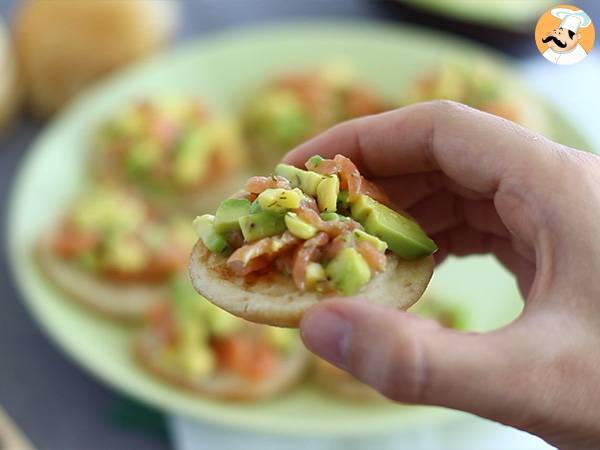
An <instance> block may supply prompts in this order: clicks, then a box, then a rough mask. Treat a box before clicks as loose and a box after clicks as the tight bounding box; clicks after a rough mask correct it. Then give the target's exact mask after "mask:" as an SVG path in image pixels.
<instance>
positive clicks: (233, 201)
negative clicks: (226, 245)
mask: <svg viewBox="0 0 600 450" xmlns="http://www.w3.org/2000/svg"><path fill="white" fill-rule="evenodd" d="M248 214H250V201H249V200H246V199H245V198H242V199H240V198H228V199H227V200H223V201H222V202H221V204H220V205H219V207H218V208H217V212H216V213H215V223H214V226H215V231H216V232H217V233H228V232H230V231H234V230H238V229H239V228H240V224H239V223H238V220H239V219H240V217H242V216H247V215H248Z"/></svg>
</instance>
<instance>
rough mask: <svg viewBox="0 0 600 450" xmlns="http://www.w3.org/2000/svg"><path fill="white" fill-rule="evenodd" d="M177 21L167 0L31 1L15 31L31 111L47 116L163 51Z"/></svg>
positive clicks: (19, 16)
mask: <svg viewBox="0 0 600 450" xmlns="http://www.w3.org/2000/svg"><path fill="white" fill-rule="evenodd" d="M176 22H177V2H174V1H168V0H119V1H106V0H84V1H82V0H75V1H74V0H52V1H44V0H28V1H25V2H23V6H22V7H21V8H20V10H19V11H18V13H17V15H16V20H15V25H14V32H15V39H16V49H17V53H18V57H19V60H20V63H21V69H22V75H23V79H24V82H25V84H26V88H27V92H28V96H29V102H30V106H31V109H32V111H33V112H34V113H35V114H36V115H39V116H42V117H47V116H49V115H51V114H53V113H54V112H56V111H57V110H58V109H59V108H61V107H62V106H63V105H64V104H65V103H66V102H67V101H68V100H70V99H71V98H72V97H74V96H75V95H76V94H77V93H78V92H79V91H81V90H82V89H83V88H84V87H86V86H87V85H89V84H90V83H92V82H94V81H95V80H97V79H98V78H100V77H101V76H104V75H106V74H107V73H108V72H110V71H112V70H114V69H116V68H117V67H120V66H123V65H125V64H127V63H129V62H131V61H134V60H136V59H138V58H140V57H143V56H146V55H148V54H150V53H152V52H154V51H156V50H157V49H158V48H160V47H161V46H162V45H163V44H164V43H165V42H166V41H167V40H168V38H169V37H170V35H171V34H172V31H173V30H174V28H175V25H176Z"/></svg>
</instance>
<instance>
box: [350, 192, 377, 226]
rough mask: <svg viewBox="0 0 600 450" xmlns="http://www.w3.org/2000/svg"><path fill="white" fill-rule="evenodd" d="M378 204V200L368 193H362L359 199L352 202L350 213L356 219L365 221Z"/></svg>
mask: <svg viewBox="0 0 600 450" xmlns="http://www.w3.org/2000/svg"><path fill="white" fill-rule="evenodd" d="M376 205H378V202H377V201H375V200H373V199H372V198H371V197H369V196H368V195H364V194H361V195H359V197H358V199H356V200H355V201H354V203H352V206H351V207H350V215H351V216H352V218H353V219H354V220H356V221H358V222H360V223H363V222H364V221H365V220H366V219H367V216H368V215H369V214H370V213H371V211H372V210H373V208H374V207H376Z"/></svg>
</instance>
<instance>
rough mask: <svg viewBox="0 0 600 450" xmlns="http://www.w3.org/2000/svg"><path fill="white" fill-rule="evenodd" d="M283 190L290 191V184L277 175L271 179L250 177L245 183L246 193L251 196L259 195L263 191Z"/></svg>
mask: <svg viewBox="0 0 600 450" xmlns="http://www.w3.org/2000/svg"><path fill="white" fill-rule="evenodd" d="M272 188H283V189H291V185H290V182H289V181H288V180H287V179H286V178H284V177H280V176H279V175H273V176H271V177H251V178H250V179H249V180H248V181H247V182H246V191H247V192H249V193H251V194H260V193H261V192H263V191H264V190H265V189H272Z"/></svg>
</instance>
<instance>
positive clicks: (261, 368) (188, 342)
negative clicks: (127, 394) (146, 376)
mask: <svg viewBox="0 0 600 450" xmlns="http://www.w3.org/2000/svg"><path fill="white" fill-rule="evenodd" d="M169 290H170V292H169V298H168V299H165V301H163V302H161V303H160V304H158V305H157V306H156V307H155V308H154V309H153V310H151V311H150V313H149V314H148V316H147V320H146V326H147V329H149V330H150V331H152V332H153V334H154V335H155V336H157V338H158V344H157V348H156V351H158V352H159V355H158V357H159V358H160V360H161V364H162V365H164V366H165V367H168V368H170V369H171V370H173V371H176V372H177V373H180V374H181V375H182V376H184V377H186V378H188V379H204V378H207V377H210V376H213V375H215V374H217V373H219V372H228V373H232V374H235V375H237V376H239V377H242V378H245V379H248V380H263V379H266V378H268V377H270V376H273V375H274V374H275V373H276V372H277V371H278V370H279V368H280V367H281V365H282V361H283V358H285V356H286V355H288V354H289V352H291V351H294V349H296V348H298V347H299V339H298V335H297V333H295V332H294V331H293V330H286V329H282V328H275V327H268V326H262V325H254V324H250V323H248V322H246V321H244V320H242V319H239V318H237V317H235V316H232V315H231V314H229V313H227V312H225V311H223V310H222V309H220V308H218V307H216V306H214V305H213V304H212V303H210V302H208V301H206V300H203V299H202V298H201V297H200V296H199V295H198V293H196V291H194V289H193V288H192V287H191V285H190V283H189V281H188V280H185V279H183V278H175V279H174V280H173V281H172V282H171V283H170V286H169Z"/></svg>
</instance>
